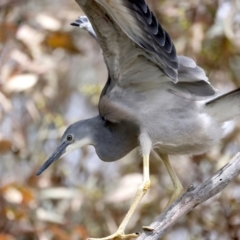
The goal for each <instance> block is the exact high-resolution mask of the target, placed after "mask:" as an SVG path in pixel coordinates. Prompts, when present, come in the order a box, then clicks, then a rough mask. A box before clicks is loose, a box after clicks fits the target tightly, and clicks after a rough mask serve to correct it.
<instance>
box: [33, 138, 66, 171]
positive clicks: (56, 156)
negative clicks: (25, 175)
mask: <svg viewBox="0 0 240 240" xmlns="http://www.w3.org/2000/svg"><path fill="white" fill-rule="evenodd" d="M68 145H69V142H67V141H64V142H63V143H61V145H59V146H58V148H57V149H56V151H55V152H54V153H53V154H52V155H51V156H50V157H49V159H48V160H47V161H46V162H45V163H44V164H43V165H42V167H41V168H40V169H39V170H38V172H37V174H36V175H37V176H39V175H40V174H41V173H42V172H43V171H45V170H46V169H47V168H48V167H49V166H50V165H51V164H52V163H53V162H54V161H55V160H58V159H59V158H60V157H62V156H63V155H64V153H65V152H66V148H67V146H68Z"/></svg>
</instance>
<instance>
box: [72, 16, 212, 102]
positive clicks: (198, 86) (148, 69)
mask: <svg viewBox="0 0 240 240" xmlns="http://www.w3.org/2000/svg"><path fill="white" fill-rule="evenodd" d="M71 25H73V26H78V27H80V28H82V29H84V30H86V31H88V32H89V34H90V35H91V36H93V37H94V38H95V39H96V40H98V39H97V36H96V33H95V31H94V29H93V27H92V24H91V23H90V21H89V20H88V18H87V17H86V16H81V17H79V18H78V19H77V20H76V21H75V22H73V23H72V24H71ZM110 41H112V39H110ZM119 44H121V43H119ZM125 48H126V45H125ZM122 52H123V53H124V54H122V58H121V59H119V61H120V62H121V63H122V64H121V66H122V69H124V71H122V73H121V75H120V76H121V79H120V78H119V80H118V81H119V83H121V84H120V85H121V86H123V87H129V86H131V87H132V86H134V88H135V90H139V89H140V90H144V89H146V88H149V87H150V88H151V87H152V86H154V87H157V86H156V85H159V84H161V83H163V82H169V88H170V90H172V91H173V92H174V93H175V94H177V95H181V96H183V97H187V98H191V99H192V98H193V99H196V97H206V96H212V95H214V94H215V90H214V89H213V87H212V86H211V85H210V83H209V81H208V78H207V76H206V74H205V72H204V70H203V69H202V68H200V67H199V66H197V64H196V63H195V62H194V61H193V60H192V59H191V58H188V57H185V56H178V57H177V59H178V63H179V69H178V83H177V84H171V83H170V81H169V78H168V77H166V76H165V74H163V73H162V72H161V71H159V68H157V67H156V65H155V64H153V63H152V62H150V63H149V61H147V59H146V58H142V57H140V56H138V57H137V58H136V59H137V60H136V61H135V63H134V64H129V61H130V59H131V58H133V59H134V57H133V56H134V53H138V51H137V49H136V48H135V47H134V46H132V45H130V49H129V51H124V48H122ZM124 63H125V64H124ZM112 85H113V83H112V81H111V79H108V82H107V84H106V86H105V87H104V91H103V93H102V95H101V96H103V95H104V94H105V93H106V92H107V91H108V90H109V88H111V87H112ZM197 99H198V98H197Z"/></svg>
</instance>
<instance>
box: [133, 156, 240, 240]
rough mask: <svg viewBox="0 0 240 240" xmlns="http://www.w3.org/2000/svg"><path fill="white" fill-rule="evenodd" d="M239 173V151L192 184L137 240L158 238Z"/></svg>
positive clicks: (155, 239) (219, 190)
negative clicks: (195, 184)
mask: <svg viewBox="0 0 240 240" xmlns="http://www.w3.org/2000/svg"><path fill="white" fill-rule="evenodd" d="M239 173H240V153H238V154H236V155H235V156H234V157H233V158H232V159H231V160H230V161H229V163H228V164H226V165H225V166H224V167H223V168H221V169H220V170H219V171H218V172H217V173H216V174H215V175H214V176H213V177H212V178H210V179H208V180H206V181H204V182H203V183H201V184H200V185H199V186H198V187H196V188H194V187H193V186H191V187H189V189H188V190H187V191H186V192H185V193H184V194H183V195H182V196H181V197H180V198H179V199H178V200H177V201H175V202H174V203H173V204H172V205H171V206H170V207H169V208H168V209H166V211H164V212H163V213H162V214H161V215H160V216H159V217H158V218H157V219H156V220H155V221H154V222H153V223H152V224H151V225H150V227H152V228H153V229H154V230H153V231H146V230H145V232H144V233H142V234H141V235H140V236H139V237H138V238H137V240H143V239H144V240H146V239H149V240H150V239H151V240H158V239H161V237H162V236H163V235H164V234H165V233H166V231H167V230H169V228H170V227H171V226H172V225H173V224H174V223H175V222H176V221H177V220H178V219H179V218H180V217H182V216H183V215H185V214H187V213H188V212H189V211H191V210H192V209H193V208H194V207H196V206H197V205H199V204H201V203H203V202H205V201H206V200H207V199H209V198H211V197H213V196H214V195H216V194H217V193H219V192H221V191H222V190H223V189H224V188H225V187H226V186H227V185H228V184H229V183H230V182H231V181H232V180H233V179H234V178H235V177H236V176H237V175H238V174H239Z"/></svg>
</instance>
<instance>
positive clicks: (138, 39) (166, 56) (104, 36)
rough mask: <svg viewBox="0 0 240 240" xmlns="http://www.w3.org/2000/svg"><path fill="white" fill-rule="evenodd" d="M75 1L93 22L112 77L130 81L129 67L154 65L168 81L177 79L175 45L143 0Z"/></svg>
mask: <svg viewBox="0 0 240 240" xmlns="http://www.w3.org/2000/svg"><path fill="white" fill-rule="evenodd" d="M76 1H77V3H78V4H79V5H80V6H81V7H82V9H83V10H84V12H85V13H86V15H87V16H88V18H89V20H90V22H91V24H92V27H93V29H94V31H95V33H96V35H97V39H98V42H99V44H100V46H101V48H102V50H103V55H104V59H105V62H106V64H107V67H108V71H109V73H110V75H111V78H112V79H114V80H117V81H119V82H121V84H124V81H126V80H127V79H128V81H129V82H131V78H130V79H129V78H128V77H127V76H126V74H127V72H128V73H131V74H132V73H133V71H129V70H130V69H129V68H131V67H132V69H134V71H136V69H139V67H141V66H142V65H144V66H146V65H152V66H153V65H154V68H155V69H156V70H154V71H159V70H160V71H159V72H161V74H160V75H161V76H167V77H168V78H167V81H172V82H175V83H176V82H177V78H178V76H177V74H178V59H177V56H176V50H175V47H174V45H173V43H172V41H171V39H170V37H169V35H168V33H167V32H166V31H165V30H164V29H163V28H162V27H161V25H160V24H159V23H158V22H157V20H156V18H155V16H154V15H153V13H152V12H151V11H150V10H149V8H148V7H147V5H146V3H145V2H144V1H142V0H139V2H138V1H130V0H129V1H126V0H122V1H120V0H110V1H103V0H88V1H86V0H76ZM81 20H82V21H83V19H81ZM90 33H91V31H90ZM139 63H140V64H139ZM136 65H138V66H137V67H136ZM123 75H124V76H123ZM145 81H147V80H146V79H145ZM158 81H159V82H161V79H158ZM164 81H166V79H165V80H164Z"/></svg>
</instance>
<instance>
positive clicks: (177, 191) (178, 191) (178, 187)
mask: <svg viewBox="0 0 240 240" xmlns="http://www.w3.org/2000/svg"><path fill="white" fill-rule="evenodd" d="M157 153H158V155H159V156H160V158H161V159H162V160H163V163H164V165H165V167H166V169H167V171H168V174H169V176H170V178H171V179H172V183H173V187H174V192H173V194H172V196H171V198H170V199H169V201H168V204H167V206H166V207H165V209H166V208H167V207H169V206H170V205H171V204H172V203H173V202H174V201H175V200H177V199H178V197H179V196H181V195H182V194H183V192H184V188H183V186H182V184H181V182H180V180H179V178H178V176H177V174H176V173H175V171H174V169H173V168H172V166H171V163H170V161H169V159H168V155H167V154H162V153H159V152H158V151H157Z"/></svg>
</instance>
